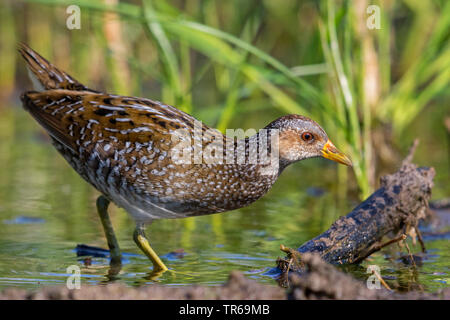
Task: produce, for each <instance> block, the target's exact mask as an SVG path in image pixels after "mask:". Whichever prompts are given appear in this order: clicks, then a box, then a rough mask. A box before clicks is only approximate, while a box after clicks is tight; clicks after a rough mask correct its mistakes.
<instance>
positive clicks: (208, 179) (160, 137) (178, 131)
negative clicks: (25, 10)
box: [19, 44, 348, 223]
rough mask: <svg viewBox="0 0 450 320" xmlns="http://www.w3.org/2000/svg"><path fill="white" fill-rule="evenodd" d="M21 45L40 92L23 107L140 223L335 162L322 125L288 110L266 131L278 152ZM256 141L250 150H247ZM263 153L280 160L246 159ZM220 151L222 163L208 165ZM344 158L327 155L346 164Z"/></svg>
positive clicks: (233, 201)
mask: <svg viewBox="0 0 450 320" xmlns="http://www.w3.org/2000/svg"><path fill="white" fill-rule="evenodd" d="M19 51H20V53H21V54H22V56H23V57H24V58H25V60H26V62H27V66H28V68H29V70H30V71H31V72H30V74H31V75H32V77H33V78H34V81H33V83H35V84H36V83H37V85H38V87H39V89H40V90H39V91H29V92H25V93H24V94H23V95H22V97H21V98H22V101H23V106H24V108H25V109H26V110H27V111H28V112H29V113H30V114H31V115H32V116H33V117H34V119H36V121H37V122H38V123H39V124H40V125H41V126H42V127H43V128H44V129H45V130H46V131H47V133H48V134H49V135H50V137H51V138H52V141H53V145H54V146H55V147H56V149H57V150H58V151H59V152H60V153H61V154H62V155H63V156H64V158H65V159H66V160H67V161H68V162H69V164H70V165H71V166H72V167H73V168H74V169H75V170H76V171H77V172H78V173H79V174H80V175H81V176H82V177H83V178H84V179H85V180H86V181H87V182H89V183H90V184H91V185H93V186H94V187H95V188H96V189H97V190H98V191H100V192H101V193H102V194H103V195H104V196H105V197H106V198H107V199H109V200H110V201H112V202H114V203H115V204H116V205H118V206H120V207H123V208H124V209H125V210H126V211H127V212H129V213H130V214H131V215H132V216H133V217H134V219H135V220H136V221H137V222H138V223H149V222H151V221H152V220H154V219H160V218H182V217H189V216H196V215H203V214H211V213H216V212H223V211H228V210H233V209H237V208H240V207H243V206H246V205H249V204H250V203H252V202H254V201H255V200H257V199H258V198H260V197H261V196H263V195H264V194H265V193H266V192H267V191H268V190H269V189H270V187H271V186H272V185H273V183H274V182H275V181H276V179H277V178H278V176H279V174H280V173H281V172H282V170H283V169H284V168H285V167H286V166H287V165H289V164H290V163H293V162H295V161H298V160H302V159H306V158H311V157H317V156H324V157H328V158H332V155H331V156H330V155H328V156H327V155H326V152H325V151H327V150H328V151H329V150H331V147H333V146H332V144H331V142H329V140H328V137H327V135H326V133H325V131H324V130H323V129H322V128H320V126H319V125H318V124H317V123H315V122H314V121H312V120H311V119H308V118H306V117H302V116H298V115H289V116H285V117H281V118H279V119H277V120H275V121H273V122H272V123H270V124H269V125H268V126H267V127H266V128H265V129H266V133H265V134H266V135H268V136H269V137H273V135H275V134H277V137H278V140H277V144H276V147H275V148H274V147H273V145H272V144H270V143H269V142H267V141H269V140H270V139H269V140H267V141H266V140H264V141H265V142H264V141H263V142H261V141H262V140H260V138H261V137H262V136H260V134H259V133H257V134H255V135H253V136H251V137H247V138H244V139H242V140H238V139H235V138H234V137H227V136H224V135H222V134H221V133H219V132H218V131H217V130H214V129H211V128H209V127H208V126H206V125H204V124H202V123H200V124H199V121H197V120H196V119H195V118H194V117H192V116H191V115H189V114H186V113H184V112H182V111H180V110H178V109H177V108H175V107H172V106H169V105H165V104H163V103H160V102H157V101H153V100H150V99H145V98H136V97H125V96H118V95H112V94H107V93H101V92H98V91H95V90H92V89H89V88H88V87H86V86H84V85H82V84H81V83H79V82H78V81H77V80H75V79H74V78H72V77H71V76H69V75H68V74H67V73H65V72H63V71H60V70H58V69H57V68H56V67H55V66H54V65H52V64H51V63H50V62H48V61H47V60H45V59H44V58H43V57H41V56H40V55H39V54H37V53H36V52H34V51H33V50H32V49H30V48H29V47H28V46H26V45H24V44H22V45H20V47H19ZM305 133H306V134H307V135H305ZM309 136H311V137H312V140H310V139H309V138H308V139H307V137H309ZM174 137H175V138H177V139H175V138H174ZM184 140H186V141H188V144H187V147H186V148H187V150H188V151H190V152H192V154H193V158H194V161H191V162H188V163H186V162H183V163H178V162H176V161H174V158H173V157H172V155H173V151H174V149H175V148H176V147H177V146H179V143H180V141H184ZM218 145H222V146H232V147H233V148H232V152H231V153H227V151H226V150H225V148H223V149H220V148H218V149H217V148H216V147H217V146H218ZM255 145H256V150H254V149H252V148H251V146H255ZM327 146H328V149H327ZM186 148H185V149H183V150H186ZM208 148H211V149H214V148H216V149H214V150H215V151H214V155H213V154H212V152H211V153H209V154H208V152H207V150H208ZM324 150H325V151H324ZM328 151H327V152H328ZM260 152H264V153H265V154H266V155H269V156H272V155H274V154H276V155H277V156H279V158H277V159H276V162H273V161H272V162H268V163H258V162H252V161H250V159H252V157H254V156H255V154H256V153H258V154H259V153H260ZM336 152H337V150H336ZM336 152H332V153H329V154H338V153H336ZM199 155H201V157H200V161H196V160H195V157H197V158H198V157H199ZM217 155H222V156H223V160H222V161H209V160H211V159H216V158H214V157H216V156H217ZM256 158H258V156H256ZM225 159H226V160H227V161H225ZM238 159H241V160H242V159H243V161H240V162H239V161H237V160H238ZM342 159H344V158H342ZM342 159H341V161H340V160H339V159H337V158H335V159H333V160H336V161H339V162H343V163H345V162H346V161H347V160H348V159H346V158H345V159H344V160H342ZM197 160H198V159H197ZM229 160H231V161H229ZM347 162H348V161H347ZM347 164H348V163H347Z"/></svg>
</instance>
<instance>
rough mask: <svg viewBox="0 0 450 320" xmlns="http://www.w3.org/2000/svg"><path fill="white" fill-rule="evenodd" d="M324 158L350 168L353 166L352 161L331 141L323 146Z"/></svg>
mask: <svg viewBox="0 0 450 320" xmlns="http://www.w3.org/2000/svg"><path fill="white" fill-rule="evenodd" d="M322 157H324V158H327V159H330V160H333V161H336V162H339V163H342V164H345V165H346V166H349V167H351V166H352V161H351V160H350V159H349V158H348V157H347V156H346V155H345V154H343V153H342V152H340V151H339V150H338V149H337V148H336V147H335V146H334V144H333V143H332V142H331V141H330V140H328V141H327V143H325V145H324V146H323V149H322Z"/></svg>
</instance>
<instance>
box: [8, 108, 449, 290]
mask: <svg viewBox="0 0 450 320" xmlns="http://www.w3.org/2000/svg"><path fill="white" fill-rule="evenodd" d="M0 115H1V116H0V163H1V164H2V165H1V166H0V178H1V179H0V289H1V288H7V287H21V288H29V289H36V288H39V287H41V286H45V285H56V284H64V283H65V282H66V280H67V277H68V275H69V274H68V273H67V271H66V270H67V268H68V267H69V266H71V265H77V266H79V267H80V268H81V273H82V280H81V282H82V285H95V284H100V283H104V282H107V281H118V282H123V283H126V284H128V285H130V286H137V285H143V284H152V283H155V282H158V283H163V284H166V285H172V286H180V285H188V284H204V285H220V284H222V283H224V282H225V281H226V279H227V277H228V274H229V272H230V271H231V270H240V271H242V272H244V273H245V274H246V275H247V277H249V278H252V279H256V280H257V281H260V282H264V283H269V284H273V285H276V281H275V280H274V276H273V275H271V274H270V272H269V271H270V269H271V268H273V267H274V266H275V260H276V258H277V257H279V256H281V257H282V256H284V254H283V253H282V252H281V251H280V250H279V247H280V244H284V245H286V246H289V247H297V246H298V245H300V244H302V243H303V242H304V241H306V240H309V239H310V238H312V237H314V236H316V235H318V234H319V233H320V232H322V231H324V230H326V229H327V228H328V227H329V226H330V224H331V223H332V222H333V221H334V220H335V219H336V218H337V217H338V216H339V215H340V214H345V213H347V212H348V211H349V210H350V209H351V207H352V206H354V205H355V204H356V200H345V201H343V200H340V201H339V199H337V194H338V185H337V183H336V179H337V177H336V172H335V164H334V163H331V162H329V161H326V160H321V159H312V160H307V161H304V162H302V163H299V164H296V165H293V166H291V167H290V168H288V169H287V170H286V171H285V172H284V173H283V175H282V176H281V178H280V179H279V181H277V183H276V184H275V186H274V188H273V189H272V190H271V191H270V192H269V194H268V195H266V196H265V197H264V198H262V199H261V200H259V201H257V202H256V203H254V204H253V205H251V206H249V207H246V208H243V209H240V210H236V211H233V212H228V213H223V214H217V215H210V216H202V217H196V218H188V219H181V220H160V221H156V222H154V223H153V224H152V225H151V226H149V227H148V228H147V235H148V236H149V237H150V242H151V244H152V246H153V248H154V249H155V250H156V251H157V252H158V253H159V255H161V256H162V258H163V260H164V261H165V263H166V264H167V266H168V267H169V268H170V269H172V270H174V271H175V272H167V273H165V274H163V275H162V276H161V277H159V278H158V279H156V280H155V279H150V277H149V274H150V272H151V266H150V264H149V261H148V260H147V258H146V257H145V256H143V255H141V254H140V251H139V249H138V248H137V247H136V246H135V244H134V242H133V240H132V233H133V230H134V223H133V221H132V219H131V218H129V217H128V215H127V214H126V212H124V211H123V210H122V209H118V208H116V207H114V206H111V210H110V214H111V218H112V221H113V225H114V227H115V230H116V234H117V236H118V240H119V243H120V246H121V249H122V251H123V252H124V253H125V255H124V258H125V259H124V265H123V268H122V270H121V272H120V273H119V274H118V275H117V276H115V277H113V279H111V277H108V276H107V274H108V270H109V263H108V259H107V258H106V257H86V256H85V257H77V252H76V250H75V248H76V246H77V244H87V245H90V246H97V247H103V248H105V247H106V242H105V238H104V235H103V230H102V227H101V224H100V221H99V219H98V216H97V213H96V209H95V199H96V197H97V196H98V193H97V192H96V191H95V190H94V189H93V188H92V187H90V186H89V185H88V184H87V183H85V182H84V181H83V180H82V179H81V178H80V177H79V176H78V175H77V174H76V173H75V172H74V171H73V170H72V169H71V168H70V167H69V165H68V164H66V163H65V162H64V160H63V159H62V157H61V156H60V155H59V154H57V152H56V151H55V150H54V149H53V147H52V146H51V145H50V143H49V141H48V138H47V137H46V136H45V134H43V133H42V131H40V130H39V129H38V127H37V125H36V124H35V123H34V122H33V120H32V119H31V118H30V117H29V116H28V115H27V114H26V113H25V112H23V111H22V110H20V109H19V108H14V109H5V110H3V111H1V112H0ZM446 231H447V233H444V234H443V235H441V236H434V237H431V236H430V237H428V238H426V246H427V248H428V249H429V252H428V254H427V255H426V256H425V257H424V259H423V264H422V266H418V267H416V268H415V267H412V266H408V265H405V264H403V263H401V262H400V261H399V260H398V257H397V252H396V250H397V248H394V249H390V250H385V251H382V252H381V253H377V254H374V255H373V256H372V257H371V258H370V261H366V262H364V263H363V264H362V265H361V266H359V267H351V268H348V269H349V270H348V271H349V272H351V273H353V274H354V275H355V276H357V277H359V278H361V279H363V280H364V279H366V278H367V276H368V275H367V274H366V272H365V271H366V268H367V266H368V265H371V264H376V265H378V266H379V267H380V269H381V274H382V275H383V276H384V277H386V279H387V282H388V283H389V284H391V285H393V286H394V287H398V288H399V289H400V290H408V289H411V288H413V289H417V288H419V289H423V290H425V291H435V290H437V289H438V288H442V287H448V286H449V285H450V284H449V279H450V276H449V273H450V250H449V249H450V242H449V236H448V231H449V230H446ZM410 246H411V247H412V250H413V251H414V252H419V251H420V247H419V246H414V247H413V246H412V244H410ZM402 250H403V252H404V253H405V254H406V250H405V249H402ZM175 251H177V252H181V253H179V254H171V252H175ZM397 251H398V250H397Z"/></svg>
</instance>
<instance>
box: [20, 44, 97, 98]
mask: <svg viewBox="0 0 450 320" xmlns="http://www.w3.org/2000/svg"><path fill="white" fill-rule="evenodd" d="M18 50H19V52H20V54H21V55H22V57H23V58H24V59H25V61H26V62H27V67H28V73H29V75H30V78H31V81H32V82H33V85H34V87H35V90H39V91H41V90H51V89H66V90H77V91H78V90H83V91H84V90H88V91H92V90H90V89H89V88H87V87H85V86H84V85H82V84H81V83H79V82H78V81H77V80H75V79H74V78H72V77H71V76H70V75H68V74H67V73H65V72H64V71H61V70H59V69H58V68H56V67H55V66H54V65H53V64H51V63H50V62H48V61H47V60H46V59H44V58H43V57H41V56H40V55H39V54H38V53H37V52H36V51H34V50H33V49H31V48H30V47H29V46H27V45H26V44H24V43H20V44H19V46H18Z"/></svg>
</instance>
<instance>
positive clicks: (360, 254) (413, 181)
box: [279, 141, 435, 271]
mask: <svg viewBox="0 0 450 320" xmlns="http://www.w3.org/2000/svg"><path fill="white" fill-rule="evenodd" d="M416 146H417V141H416V142H415V144H414V145H413V147H412V148H411V151H410V153H409V155H408V156H407V158H406V159H405V160H404V161H403V163H402V165H401V167H400V169H399V170H398V171H397V172H396V173H394V174H392V175H387V176H384V177H382V178H381V187H380V188H379V189H378V190H376V191H375V192H374V193H373V194H372V195H371V196H370V197H369V198H367V199H366V200H365V201H363V202H362V203H361V204H360V205H358V206H357V207H356V208H355V209H353V210H352V211H351V212H350V213H349V214H347V215H346V216H344V217H341V218H339V219H338V220H337V221H336V222H334V223H333V225H332V226H331V227H330V228H329V229H328V230H327V231H325V232H324V233H322V234H321V235H319V236H317V237H315V238H314V239H312V240H309V241H308V242H306V243H304V244H303V245H301V246H300V247H299V248H298V249H297V250H298V252H299V253H300V254H304V253H306V252H315V253H318V254H319V255H320V256H321V257H322V259H324V260H325V261H327V262H329V263H332V264H348V263H358V262H360V261H362V260H363V259H365V258H366V257H368V256H369V255H370V254H372V253H373V252H375V251H377V250H379V249H380V248H381V247H382V245H381V243H382V242H381V240H382V238H383V237H384V236H386V235H390V236H391V237H394V238H395V237H397V238H399V237H400V236H401V235H402V234H407V235H411V236H412V237H414V238H415V236H416V234H418V235H420V233H419V232H418V231H417V230H418V229H417V226H418V223H419V220H420V219H423V218H424V217H425V215H426V210H427V208H428V200H429V199H430V196H431V188H432V187H433V177H434V175H435V171H434V169H433V168H426V167H422V168H418V167H417V166H416V165H414V164H412V163H411V159H412V156H413V153H414V150H415V148H416ZM284 261H285V262H286V261H287V260H284ZM279 268H281V269H282V271H283V268H284V269H285V268H286V264H284V265H280V264H279Z"/></svg>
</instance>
